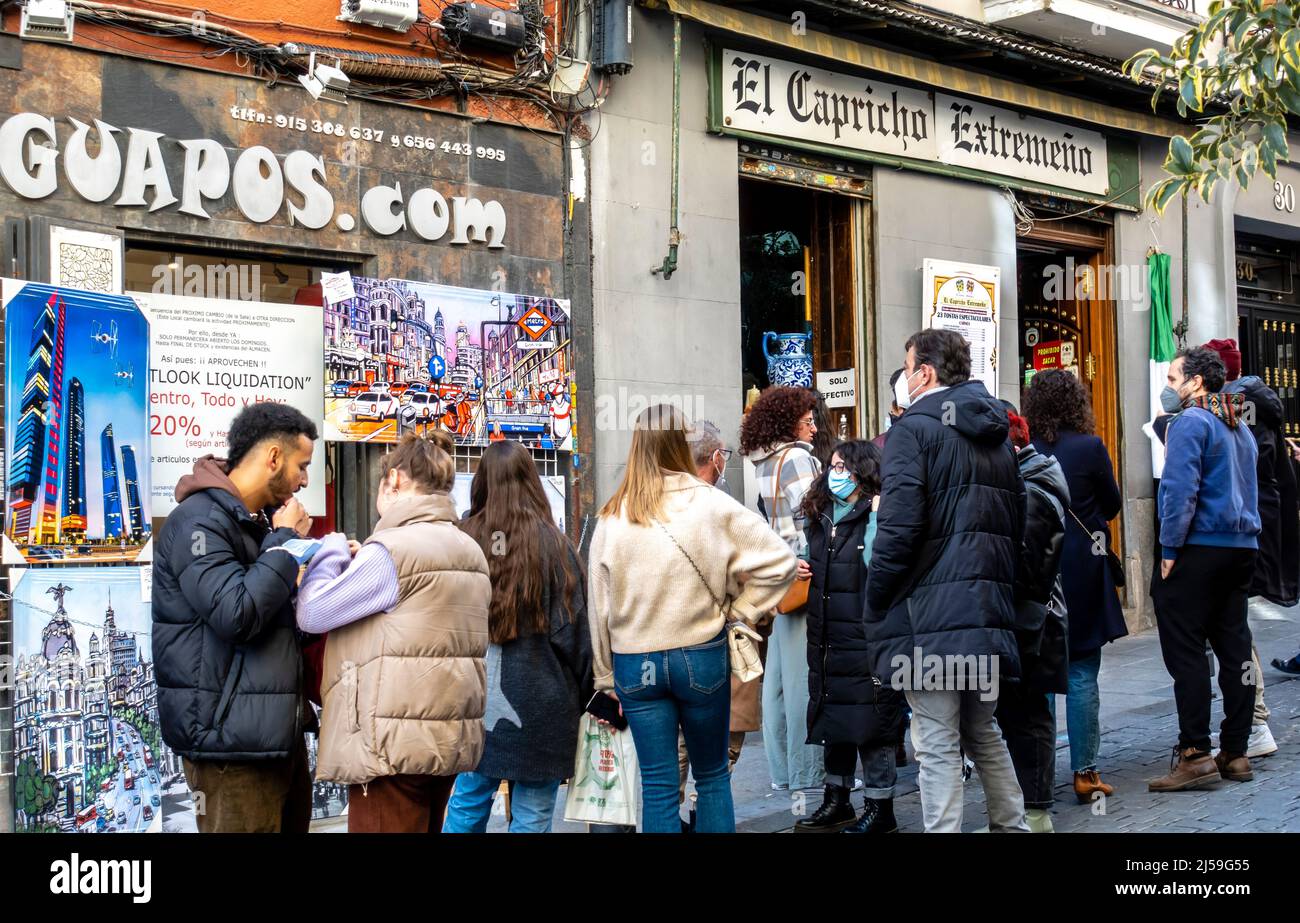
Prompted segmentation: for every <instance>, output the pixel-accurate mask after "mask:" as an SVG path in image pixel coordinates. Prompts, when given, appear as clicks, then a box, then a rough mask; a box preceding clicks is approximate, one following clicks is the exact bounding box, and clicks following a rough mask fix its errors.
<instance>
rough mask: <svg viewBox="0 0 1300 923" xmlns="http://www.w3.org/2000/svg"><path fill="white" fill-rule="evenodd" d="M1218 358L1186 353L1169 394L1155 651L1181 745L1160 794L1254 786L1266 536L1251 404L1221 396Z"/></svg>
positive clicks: (1174, 366)
mask: <svg viewBox="0 0 1300 923" xmlns="http://www.w3.org/2000/svg"><path fill="white" fill-rule="evenodd" d="M1225 374H1226V370H1225V368H1224V365H1223V360H1222V359H1220V358H1219V355H1218V353H1216V352H1214V351H1213V350H1209V349H1204V348H1198V349H1192V350H1186V351H1184V352H1182V353H1180V354H1179V355H1178V356H1177V357H1176V358H1175V359H1174V361H1173V362H1172V363H1170V366H1169V376H1168V378H1169V388H1170V389H1172V391H1173V392H1174V393H1175V394H1176V395H1177V397H1178V401H1179V403H1180V404H1181V406H1182V407H1183V410H1182V412H1181V413H1179V414H1178V416H1176V417H1175V418H1174V419H1173V421H1172V422H1171V423H1170V424H1169V430H1168V434H1167V436H1166V443H1165V467H1164V471H1163V474H1162V476H1161V478H1160V494H1159V499H1158V505H1159V515H1160V544H1161V549H1162V551H1161V562H1160V572H1159V574H1158V575H1153V577H1152V581H1151V600H1152V602H1153V603H1154V604H1155V610H1156V625H1157V627H1158V629H1159V632H1160V651H1161V653H1162V654H1163V656H1164V661H1165V668H1166V669H1167V670H1168V671H1169V675H1170V676H1172V677H1173V680H1174V699H1175V701H1176V703H1177V705H1178V746H1177V747H1176V748H1175V752H1174V758H1173V760H1172V761H1171V768H1170V772H1169V774H1168V775H1166V776H1163V777H1161V778H1159V779H1156V780H1154V781H1152V782H1151V783H1150V785H1149V787H1150V790H1151V791H1153V792H1177V791H1184V790H1186V789H1191V788H1198V787H1200V786H1202V785H1208V784H1210V783H1213V782H1218V781H1219V780H1220V779H1222V778H1228V779H1234V780H1237V781H1243V782H1244V781H1247V780H1249V779H1251V778H1252V777H1253V773H1252V772H1251V769H1250V761H1249V760H1248V759H1247V758H1246V755H1245V754H1246V742H1247V739H1248V738H1249V736H1250V725H1251V718H1252V715H1253V714H1254V709H1255V686H1256V684H1257V683H1258V681H1259V678H1258V676H1257V675H1256V671H1255V669H1254V666H1253V664H1252V655H1251V636H1250V626H1249V624H1248V623H1247V621H1246V606H1247V599H1248V597H1249V595H1250V587H1251V581H1252V579H1253V577H1254V573H1255V556H1256V550H1257V548H1258V535H1259V531H1260V521H1259V504H1258V495H1257V494H1258V488H1257V482H1256V473H1255V465H1256V460H1257V449H1256V447H1255V438H1254V436H1252V435H1251V433H1250V428H1249V427H1248V426H1247V425H1246V424H1245V422H1244V421H1243V420H1242V419H1241V413H1242V411H1243V410H1244V409H1245V397H1244V396H1243V395H1241V394H1237V393H1232V394H1230V393H1224V392H1223V391H1222V389H1223V385H1224V378H1225ZM1207 641H1208V642H1209V644H1210V646H1211V647H1212V648H1213V650H1214V654H1215V656H1216V657H1217V658H1218V661H1219V688H1220V689H1221V690H1222V691H1223V711H1224V718H1223V724H1222V725H1221V726H1220V732H1219V752H1218V753H1217V754H1215V755H1214V757H1213V758H1211V756H1210V669H1209V664H1208V663H1207V661H1206V659H1205V644H1206V642H1207Z"/></svg>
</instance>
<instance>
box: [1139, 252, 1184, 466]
mask: <svg viewBox="0 0 1300 923" xmlns="http://www.w3.org/2000/svg"><path fill="white" fill-rule="evenodd" d="M1147 273H1148V279H1149V281H1150V285H1149V288H1150V290H1151V344H1150V349H1149V355H1150V360H1151V361H1150V376H1151V377H1150V383H1151V407H1150V410H1151V419H1152V420H1153V421H1154V420H1155V418H1156V416H1157V415H1158V414H1161V413H1164V410H1162V409H1161V407H1160V392H1161V391H1162V390H1163V389H1164V387H1165V385H1166V384H1168V381H1167V379H1166V377H1165V376H1166V375H1167V374H1168V373H1169V363H1170V361H1172V360H1173V358H1174V355H1175V354H1176V353H1177V352H1178V347H1177V344H1176V343H1175V342H1174V319H1173V316H1172V314H1171V312H1170V306H1169V254H1168V253H1152V254H1151V255H1150V256H1148V257H1147ZM1142 429H1143V431H1144V432H1146V434H1147V435H1148V436H1149V437H1150V439H1151V475H1152V476H1153V477H1156V478H1158V477H1160V472H1161V471H1163V470H1164V467H1165V447H1164V445H1163V444H1162V443H1161V442H1160V440H1159V439H1158V438H1156V435H1155V431H1154V430H1153V429H1152V427H1151V425H1150V424H1148V425H1146V426H1144V427H1143V428H1142Z"/></svg>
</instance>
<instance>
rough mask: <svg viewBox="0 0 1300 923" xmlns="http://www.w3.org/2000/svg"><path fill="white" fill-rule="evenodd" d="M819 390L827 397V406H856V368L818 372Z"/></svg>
mask: <svg viewBox="0 0 1300 923" xmlns="http://www.w3.org/2000/svg"><path fill="white" fill-rule="evenodd" d="M817 390H818V391H819V392H820V393H821V396H822V397H824V398H825V399H826V406H827V407H855V406H857V403H858V396H857V372H856V370H855V369H839V370H837V371H834V372H818V373H817Z"/></svg>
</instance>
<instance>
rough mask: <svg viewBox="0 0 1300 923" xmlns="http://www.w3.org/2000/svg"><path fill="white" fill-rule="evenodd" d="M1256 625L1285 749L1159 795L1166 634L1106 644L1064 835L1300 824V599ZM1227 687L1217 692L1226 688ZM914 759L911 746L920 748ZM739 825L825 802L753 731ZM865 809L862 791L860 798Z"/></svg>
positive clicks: (1257, 618) (1170, 743)
mask: <svg viewBox="0 0 1300 923" xmlns="http://www.w3.org/2000/svg"><path fill="white" fill-rule="evenodd" d="M1251 629H1252V631H1253V632H1254V635H1255V644H1256V646H1257V647H1258V648H1259V653H1260V659H1261V661H1262V663H1263V665H1264V683H1265V701H1266V703H1267V705H1268V707H1269V709H1270V710H1271V712H1272V717H1271V718H1270V719H1269V727H1270V728H1271V729H1272V731H1273V736H1274V738H1275V739H1276V740H1277V743H1278V752H1277V753H1275V754H1274V755H1272V756H1270V757H1267V758H1264V759H1257V760H1254V761H1253V764H1254V769H1255V778H1254V780H1253V781H1251V782H1229V781H1224V782H1221V783H1219V784H1217V785H1215V786H1213V787H1211V788H1208V789H1202V790H1199V791H1192V792H1180V793H1173V794H1166V795H1155V794H1151V793H1149V792H1148V791H1147V781H1148V780H1149V779H1153V778H1156V777H1157V776H1161V775H1164V773H1165V772H1166V771H1167V769H1168V767H1169V758H1170V755H1171V754H1172V751H1173V747H1174V744H1175V743H1177V741H1178V716H1177V714H1176V711H1175V709H1174V693H1173V683H1172V681H1171V680H1170V679H1169V674H1168V673H1166V672H1165V667H1164V663H1163V662H1162V660H1161V659H1160V642H1159V639H1158V638H1157V636H1156V632H1155V631H1154V630H1152V631H1148V632H1145V633H1143V634H1140V635H1136V636H1133V637H1128V638H1122V639H1121V640H1119V641H1117V642H1115V643H1114V644H1111V645H1108V646H1107V647H1106V648H1105V649H1104V650H1103V652H1102V665H1101V676H1100V680H1099V682H1100V687H1101V754H1100V759H1099V766H1100V769H1101V773H1102V778H1103V779H1105V780H1106V781H1107V782H1109V783H1111V784H1112V785H1114V786H1115V794H1114V795H1113V796H1112V797H1111V798H1110V799H1108V800H1107V803H1106V805H1105V813H1099V812H1098V813H1095V812H1097V810H1098V806H1096V805H1080V804H1078V803H1077V802H1076V800H1075V797H1074V791H1073V789H1072V787H1071V783H1072V779H1073V777H1072V775H1071V773H1070V747H1069V743H1068V741H1067V738H1066V734H1065V699H1064V697H1058V699H1057V703H1058V704H1057V707H1058V710H1059V714H1058V728H1059V731H1060V733H1059V735H1058V738H1057V751H1056V753H1057V759H1056V780H1057V785H1056V798H1057V800H1056V806H1055V808H1054V809H1053V811H1052V822H1053V824H1054V825H1055V827H1056V830H1057V832H1058V833H1072V832H1129V831H1143V832H1165V831H1168V832H1179V833H1194V832H1218V831H1223V832H1254V831H1258V832H1289V833H1300V679H1297V678H1295V677H1291V676H1287V675H1286V674H1284V673H1279V672H1278V671H1277V670H1275V669H1273V667H1272V666H1271V665H1270V661H1272V660H1273V658H1275V657H1283V658H1285V657H1289V656H1290V655H1291V654H1293V653H1295V651H1296V648H1297V646H1300V607H1296V608H1293V609H1280V608H1278V607H1276V606H1272V605H1270V604H1268V603H1252V606H1251ZM1216 691H1217V690H1216ZM1221 718H1222V713H1221V711H1220V710H1219V702H1218V700H1217V699H1216V700H1215V711H1214V718H1213V725H1212V731H1213V733H1215V734H1216V735H1217V733H1218V722H1219V720H1221ZM908 752H909V757H911V750H910V745H909V751H908ZM916 769H917V767H916V762H915V759H914V758H912V759H911V760H910V762H909V765H908V766H907V767H905V768H903V769H901V770H899V787H898V796H897V797H896V799H895V811H896V814H897V816H898V821H899V825H900V828H901V829H902V830H903V831H904V832H918V833H919V832H920V831H921V799H920V794H919V792H918V790H917V786H916ZM732 791H733V793H734V796H735V802H736V824H737V829H738V830H739V831H740V832H749V833H775V832H779V831H787V830H789V829H790V827H791V825H792V824H793V823H794V820H795V813H794V807H795V805H796V804H797V802H798V799H799V798H800V797H801V795H802V797H803V799H804V802H803V803H804V810H805V811H806V812H811V811H813V810H815V809H816V807H817V805H818V804H819V803H820V799H821V793H820V791H818V792H808V793H806V794H804V793H794V794H793V795H792V794H791V793H790V792H773V791H772V790H771V786H770V784H769V777H768V771H767V761H766V759H765V758H764V755H763V741H762V737H761V735H759V734H750V735H748V737H747V739H746V741H745V748H744V750H743V752H742V755H741V759H740V762H739V763H737V765H736V771H735V774H734V776H733V778H732ZM853 802H854V805H855V806H858V807H861V800H860V796H858V795H854V796H853ZM983 802H984V793H983V790H982V789H981V787H980V784H979V777H978V775H976V776H975V777H974V778H972V779H971V780H970V781H969V782H967V783H966V814H965V823H964V829H965V830H967V831H974V830H976V829H978V828H979V827H981V826H983V825H985V824H986V823H987V818H986V816H985V814H984V803H983ZM563 813H564V789H563V788H561V789H560V799H559V806H558V809H557V811H556V815H557V819H556V824H555V829H556V831H557V832H581V831H582V830H583V825H581V824H567V823H565V822H564V821H563V820H562V819H560V818H562V817H563ZM345 823H346V822H345V821H343V819H341V818H340V819H331V820H329V821H324V822H316V823H314V824H313V830H322V831H324V830H331V831H341V830H343V829H346V828H345ZM504 829H505V819H504V818H503V817H493V818H492V821H491V823H490V824H489V827H488V830H489V832H494V831H501V830H504Z"/></svg>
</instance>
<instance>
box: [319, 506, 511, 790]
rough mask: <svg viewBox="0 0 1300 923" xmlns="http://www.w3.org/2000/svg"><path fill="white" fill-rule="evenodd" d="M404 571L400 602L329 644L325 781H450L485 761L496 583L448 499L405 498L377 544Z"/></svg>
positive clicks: (339, 632)
mask: <svg viewBox="0 0 1300 923" xmlns="http://www.w3.org/2000/svg"><path fill="white" fill-rule="evenodd" d="M368 541H369V542H375V543H378V544H380V545H383V546H384V548H385V549H387V551H388V553H389V555H391V556H392V559H393V563H394V565H395V566H396V568H397V579H398V586H399V593H398V599H397V604H396V605H395V606H393V608H391V609H389V610H388V611H387V612H383V613H379V614H376V615H372V616H369V617H367V618H364V619H361V620H360V621H357V622H353V623H351V624H350V625H345V626H343V627H342V628H338V629H335V630H334V631H331V632H330V633H329V637H328V639H327V640H326V644H325V663H324V669H323V671H322V672H323V676H324V683H323V687H322V690H321V692H322V702H323V703H324V710H323V712H322V715H321V735H320V751H319V753H318V755H317V762H316V778H317V779H319V780H328V781H332V782H340V783H347V784H357V783H364V782H369V781H371V780H372V779H376V778H379V777H381V776H390V775H405V774H413V775H431V776H451V775H455V774H456V773H459V772H467V771H469V770H472V769H474V767H475V766H477V765H478V761H479V758H480V757H481V756H482V755H483V739H484V731H483V711H484V706H485V704H486V698H487V672H486V666H485V661H484V658H485V656H486V654H487V647H488V606H489V604H490V603H491V600H492V584H491V581H490V579H489V577H488V565H487V560H486V559H485V558H484V557H483V552H482V550H481V549H480V548H479V546H478V543H477V542H475V541H474V540H473V539H471V538H470V537H469V536H467V535H465V534H464V533H463V532H461V531H460V529H459V528H457V526H456V511H455V508H454V507H453V506H452V503H451V499H450V497H448V496H447V495H446V494H423V495H416V496H408V497H402V498H401V499H399V500H397V501H395V502H394V504H393V505H392V507H390V508H389V509H388V511H387V512H386V513H385V514H384V516H383V517H382V518H381V519H380V521H379V524H378V527H377V529H376V531H375V533H374V535H372V536H371V537H370V539H369V540H368Z"/></svg>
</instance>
